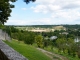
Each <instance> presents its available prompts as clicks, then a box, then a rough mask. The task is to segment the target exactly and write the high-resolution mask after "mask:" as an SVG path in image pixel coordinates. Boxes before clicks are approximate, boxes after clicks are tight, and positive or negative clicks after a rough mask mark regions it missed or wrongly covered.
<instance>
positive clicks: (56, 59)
mask: <svg viewBox="0 0 80 60" xmlns="http://www.w3.org/2000/svg"><path fill="white" fill-rule="evenodd" d="M37 49H38V50H40V51H42V52H43V53H44V54H46V55H47V56H48V57H50V58H51V59H52V60H68V59H67V58H66V57H64V56H61V55H58V54H55V53H52V52H49V51H46V50H44V49H41V48H37Z"/></svg>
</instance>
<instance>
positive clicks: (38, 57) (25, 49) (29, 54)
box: [5, 40, 51, 60]
mask: <svg viewBox="0 0 80 60" xmlns="http://www.w3.org/2000/svg"><path fill="white" fill-rule="evenodd" d="M5 43H7V44H8V45H9V46H11V47H12V48H13V49H15V50H16V51H18V52H19V53H21V54H22V55H24V56H25V57H26V58H28V59H29V60H51V59H50V58H49V57H47V56H46V55H44V53H42V52H40V51H39V50H37V49H36V48H35V47H33V46H31V45H26V44H24V43H22V42H18V41H15V40H12V41H11V42H8V41H5Z"/></svg>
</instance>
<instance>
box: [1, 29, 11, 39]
mask: <svg viewBox="0 0 80 60" xmlns="http://www.w3.org/2000/svg"><path fill="white" fill-rule="evenodd" d="M0 39H1V40H11V38H10V36H9V35H8V34H7V33H6V32H5V31H3V30H2V29H0Z"/></svg>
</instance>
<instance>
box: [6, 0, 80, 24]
mask: <svg viewBox="0 0 80 60" xmlns="http://www.w3.org/2000/svg"><path fill="white" fill-rule="evenodd" d="M12 4H14V5H15V8H13V9H12V13H11V17H9V20H8V21H7V22H6V23H5V25H58V24H80V0H36V1H35V2H34V3H32V2H30V3H29V4H26V3H25V2H23V0H18V1H17V2H15V3H12Z"/></svg>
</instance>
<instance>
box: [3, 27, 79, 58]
mask: <svg viewBox="0 0 80 60" xmlns="http://www.w3.org/2000/svg"><path fill="white" fill-rule="evenodd" d="M2 27H3V26H2ZM6 27H8V28H9V29H7V28H6ZM6 27H4V29H5V30H6V31H9V32H10V33H11V37H12V38H13V39H17V40H18V41H19V42H20V41H23V42H24V43H25V44H28V45H32V46H33V45H34V44H35V45H37V46H36V47H39V48H43V49H45V48H46V50H48V47H50V48H49V51H52V52H53V51H54V50H56V52H57V53H58V54H62V55H65V56H68V58H70V57H74V58H77V57H78V58H77V59H80V42H75V40H74V39H75V36H76V34H77V32H79V29H76V30H75V28H74V29H72V30H71V29H70V28H68V29H67V30H55V31H54V32H42V33H39V32H30V31H24V30H19V29H16V28H14V26H6ZM78 34H79V33H78ZM51 36H57V37H58V38H57V39H50V37H51ZM78 36H79V35H78ZM69 56H70V57H69ZM70 59H72V58H70Z"/></svg>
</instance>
